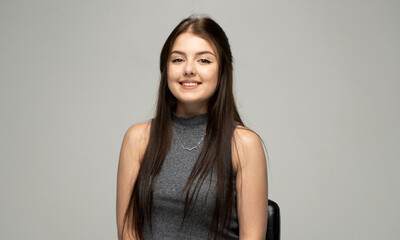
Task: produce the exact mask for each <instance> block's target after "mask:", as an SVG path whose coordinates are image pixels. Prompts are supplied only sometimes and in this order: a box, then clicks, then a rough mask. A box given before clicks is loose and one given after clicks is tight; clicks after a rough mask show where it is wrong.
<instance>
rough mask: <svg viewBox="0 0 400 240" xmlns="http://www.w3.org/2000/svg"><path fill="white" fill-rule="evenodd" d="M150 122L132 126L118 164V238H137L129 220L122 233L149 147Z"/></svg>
mask: <svg viewBox="0 0 400 240" xmlns="http://www.w3.org/2000/svg"><path fill="white" fill-rule="evenodd" d="M149 126H150V124H149V123H141V124H136V125H133V126H132V127H130V128H129V129H128V130H127V131H126V133H125V136H124V139H123V142H122V146H121V152H120V156H119V164H118V177H117V204H116V211H117V227H118V239H121V238H122V234H123V239H124V240H135V239H136V238H135V237H134V236H133V235H132V234H131V231H132V229H131V227H130V226H131V222H128V223H127V224H126V226H125V229H124V232H123V233H122V227H123V224H124V217H125V211H126V208H127V207H128V204H129V200H130V197H131V194H132V189H133V185H134V184H135V182H136V178H137V175H138V173H139V169H140V160H141V158H142V157H143V154H144V151H145V150H146V147H147V141H148V135H149V130H150V127H149Z"/></svg>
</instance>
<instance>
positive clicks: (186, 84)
mask: <svg viewBox="0 0 400 240" xmlns="http://www.w3.org/2000/svg"><path fill="white" fill-rule="evenodd" d="M182 85H183V86H196V85H198V83H182Z"/></svg>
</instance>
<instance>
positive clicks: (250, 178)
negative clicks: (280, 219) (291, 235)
mask: <svg viewBox="0 0 400 240" xmlns="http://www.w3.org/2000/svg"><path fill="white" fill-rule="evenodd" d="M234 136H235V141H234V143H233V145H232V146H233V154H232V161H233V166H234V168H235V169H236V170H237V177H236V180H237V181H236V189H237V207H238V220H239V234H240V236H239V239H241V240H245V239H252V240H253V239H254V240H256V239H257V240H264V239H265V235H266V229H267V220H268V178H267V166H266V158H265V153H264V149H263V147H262V144H261V140H260V138H259V137H258V136H257V134H255V133H254V132H252V131H249V130H246V129H245V128H244V127H242V126H238V127H237V128H236V129H235V133H234Z"/></svg>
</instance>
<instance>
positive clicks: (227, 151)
mask: <svg viewBox="0 0 400 240" xmlns="http://www.w3.org/2000/svg"><path fill="white" fill-rule="evenodd" d="M185 32H191V33H193V34H195V35H197V36H199V37H201V38H203V39H205V40H206V41H207V42H209V44H210V45H211V46H212V47H213V48H214V49H215V51H216V53H217V59H218V61H219V73H218V84H217V88H216V90H215V93H214V94H213V96H212V97H211V98H210V100H209V101H208V109H207V113H208V114H207V116H208V123H207V127H206V135H205V137H204V143H203V147H202V149H201V152H200V155H199V158H198V160H197V162H196V164H195V166H194V168H193V170H192V172H191V174H190V176H189V178H188V180H187V182H186V185H185V188H184V190H186V197H185V208H184V213H183V219H182V223H181V227H182V225H183V224H184V220H185V218H186V216H187V214H188V213H189V211H190V207H191V206H192V204H194V202H195V201H196V195H197V193H198V191H199V190H200V187H201V185H202V184H203V182H204V180H205V178H206V176H207V175H208V174H210V173H212V172H213V171H215V172H216V173H217V183H216V196H215V198H214V201H215V202H214V203H215V204H214V206H215V209H214V215H213V218H212V221H211V225H210V229H209V234H208V238H209V239H210V238H212V237H213V238H214V239H219V238H220V237H221V236H223V235H224V233H225V232H224V229H226V228H227V227H228V226H229V224H230V221H231V217H232V216H231V212H232V209H233V207H234V201H235V199H234V195H233V192H234V188H235V186H234V183H233V177H234V172H233V168H232V160H231V141H232V137H233V131H234V121H237V122H239V124H240V125H243V123H242V120H241V118H240V116H239V113H238V111H237V108H236V104H235V100H234V96H233V86H232V83H233V67H232V61H233V59H232V53H231V49H230V45H229V41H228V38H227V36H226V35H225V32H224V31H223V30H222V28H221V27H220V26H219V25H218V24H217V23H216V22H215V21H214V20H212V19H211V18H209V17H195V16H191V17H189V18H186V19H184V20H182V21H181V22H180V23H179V24H178V25H177V26H176V27H175V29H174V30H173V31H172V32H171V34H170V35H169V37H168V39H167V40H166V42H165V44H164V46H163V48H162V51H161V55H160V71H161V80H160V87H159V91H158V100H157V108H156V113H155V117H154V119H153V121H152V123H151V131H150V138H149V142H148V145H147V149H146V151H145V154H144V156H143V159H142V161H141V167H140V170H139V174H138V177H137V179H136V182H135V185H134V187H133V190H132V195H131V198H130V201H129V205H128V208H127V210H126V212H125V218H124V227H123V230H124V228H125V225H126V224H127V223H128V222H129V223H130V224H131V226H130V227H132V233H133V235H135V236H136V237H137V238H139V239H143V228H144V221H145V219H146V220H147V222H148V223H149V227H150V230H152V225H151V214H152V206H153V202H152V200H153V189H154V185H155V183H156V178H157V176H158V174H159V172H160V170H161V166H162V164H163V161H164V158H165V157H166V155H167V153H168V151H169V148H170V144H171V138H172V112H173V111H174V110H175V106H176V98H175V97H174V95H173V94H172V93H171V91H170V90H169V88H168V86H167V76H168V74H167V70H168V68H167V66H168V61H169V56H170V53H171V51H172V46H173V44H174V42H175V39H176V38H177V37H178V36H179V35H180V34H182V33H185Z"/></svg>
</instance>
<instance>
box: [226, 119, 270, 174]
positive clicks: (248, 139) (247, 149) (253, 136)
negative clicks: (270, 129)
mask: <svg viewBox="0 0 400 240" xmlns="http://www.w3.org/2000/svg"><path fill="white" fill-rule="evenodd" d="M232 161H233V162H232V163H233V166H234V169H235V170H236V169H237V166H238V164H239V163H240V166H241V167H244V166H245V165H247V164H249V163H250V164H257V162H256V161H265V155H264V149H263V146H262V142H261V139H260V137H259V136H258V134H257V133H255V132H254V131H253V130H251V129H249V128H247V127H244V126H241V125H238V126H237V127H236V128H235V130H234V133H233V138H232Z"/></svg>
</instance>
